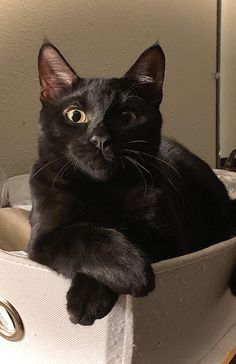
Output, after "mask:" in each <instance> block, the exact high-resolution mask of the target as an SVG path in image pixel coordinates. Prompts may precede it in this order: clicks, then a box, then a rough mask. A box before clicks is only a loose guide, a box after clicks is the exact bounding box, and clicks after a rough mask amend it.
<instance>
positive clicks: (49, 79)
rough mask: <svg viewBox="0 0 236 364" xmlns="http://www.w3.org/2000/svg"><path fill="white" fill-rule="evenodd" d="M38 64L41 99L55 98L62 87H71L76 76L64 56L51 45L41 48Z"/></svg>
mask: <svg viewBox="0 0 236 364" xmlns="http://www.w3.org/2000/svg"><path fill="white" fill-rule="evenodd" d="M38 65H39V81H40V85H41V100H42V101H47V100H50V99H54V98H56V97H57V96H58V94H59V93H60V92H61V91H62V90H63V89H64V88H67V87H71V86H72V84H73V83H74V81H75V80H76V79H77V78H78V76H77V75H76V73H75V72H74V71H73V69H72V68H71V67H70V65H69V64H68V63H67V61H66V60H65V59H64V57H63V56H62V55H61V54H60V52H59V51H58V50H57V49H56V48H55V47H54V46H52V45H45V46H43V47H42V48H41V50H40V53H39V61H38Z"/></svg>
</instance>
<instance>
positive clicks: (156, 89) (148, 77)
mask: <svg viewBox="0 0 236 364" xmlns="http://www.w3.org/2000/svg"><path fill="white" fill-rule="evenodd" d="M164 75H165V55H164V52H163V50H162V48H161V47H160V46H159V44H154V45H153V46H152V47H150V48H148V49H146V50H145V51H144V52H143V53H142V54H141V56H139V58H138V59H137V61H136V62H135V63H134V64H133V66H132V67H131V68H130V69H129V71H128V72H126V74H125V76H124V77H125V78H128V79H130V80H133V81H134V82H135V83H137V88H138V89H141V90H142V89H143V94H145V95H146V97H148V98H149V99H150V100H151V101H152V102H154V103H156V104H158V105H159V104H160V103H161V101H162V95H163V93H162V87H163V82H164Z"/></svg>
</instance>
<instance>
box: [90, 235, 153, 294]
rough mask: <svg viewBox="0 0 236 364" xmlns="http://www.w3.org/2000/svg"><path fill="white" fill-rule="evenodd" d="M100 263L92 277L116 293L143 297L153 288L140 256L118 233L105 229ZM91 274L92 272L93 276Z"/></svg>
mask: <svg viewBox="0 0 236 364" xmlns="http://www.w3.org/2000/svg"><path fill="white" fill-rule="evenodd" d="M103 249H104V253H103V257H104V258H103V261H102V264H101V266H99V268H97V269H96V270H94V272H95V275H94V277H95V278H96V279H97V280H98V281H100V282H102V283H103V284H104V285H105V286H107V287H109V288H110V289H111V290H112V291H115V292H117V293H118V294H131V295H132V296H134V297H140V296H146V295H147V294H148V293H150V292H151V291H153V290H154V288H155V276H154V273H153V270H152V267H151V264H150V262H149V261H148V260H147V258H146V257H145V255H144V253H143V252H142V251H141V250H139V249H138V247H136V246H135V245H133V244H132V243H131V242H129V241H128V240H127V238H126V237H125V236H124V235H123V234H122V233H120V232H118V231H116V230H113V229H105V232H104V236H103ZM93 274H94V273H93Z"/></svg>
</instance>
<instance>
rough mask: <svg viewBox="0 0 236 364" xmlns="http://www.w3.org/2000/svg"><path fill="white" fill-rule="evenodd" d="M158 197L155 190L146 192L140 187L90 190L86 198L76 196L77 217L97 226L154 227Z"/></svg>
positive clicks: (151, 189) (150, 189) (158, 194)
mask: <svg viewBox="0 0 236 364" xmlns="http://www.w3.org/2000/svg"><path fill="white" fill-rule="evenodd" d="M160 196H161V193H160V191H159V190H158V189H156V188H149V189H148V190H147V191H144V189H143V188H133V189H132V190H123V189H116V188H111V189H107V190H106V191H105V192H104V191H96V192H95V191H91V192H90V193H88V194H87V195H86V196H85V195H84V196H82V195H81V196H78V197H79V198H78V206H77V211H78V212H79V214H80V217H83V218H84V219H85V220H87V221H91V222H93V223H95V224H99V225H105V226H124V225H127V224H135V225H136V224H144V225H151V226H154V225H155V224H156V211H157V206H158V202H159V200H160ZM81 214H82V216H81Z"/></svg>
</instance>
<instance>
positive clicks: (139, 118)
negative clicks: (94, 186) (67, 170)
mask: <svg viewBox="0 0 236 364" xmlns="http://www.w3.org/2000/svg"><path fill="white" fill-rule="evenodd" d="M38 65H39V80H40V85H41V94H40V98H41V102H42V110H41V117H40V124H41V138H40V143H41V145H40V147H41V153H43V151H44V149H45V150H50V153H51V155H53V157H55V158H56V157H58V158H59V157H61V156H64V157H65V158H66V160H67V161H69V162H71V164H72V165H73V166H74V167H76V168H79V169H80V170H81V171H82V172H83V173H85V174H87V175H89V176H90V177H91V178H94V179H97V180H101V181H105V180H107V179H109V178H112V177H113V176H114V175H115V174H116V172H117V171H118V170H120V169H122V168H125V167H126V166H127V168H131V164H132V159H135V160H136V161H137V160H138V156H141V154H140V153H149V154H150V153H151V154H152V153H155V152H156V151H157V149H158V147H159V143H160V130H161V124H162V119H161V114H160V112H159V105H160V103H161V100H162V85H163V80H164V72H165V57H164V53H163V51H162V49H161V47H160V46H159V45H158V44H155V45H153V46H152V47H150V48H148V49H147V50H145V51H144V52H143V53H142V54H141V56H140V57H139V58H138V59H137V61H136V62H135V63H134V64H133V66H132V67H131V68H130V69H129V70H128V72H126V74H125V75H124V76H123V77H121V78H111V79H102V78H98V79H88V78H82V77H80V76H78V74H76V72H75V71H74V70H73V69H72V67H71V66H70V65H69V64H68V63H67V61H66V60H65V58H64V57H63V56H62V55H61V53H60V52H59V51H58V49H57V48H55V46H53V45H52V44H51V43H46V44H43V45H42V47H41V49H40V52H39V59H38ZM46 144H47V148H45V146H46ZM128 150H129V151H128ZM131 150H132V151H131ZM128 165H129V166H128Z"/></svg>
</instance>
